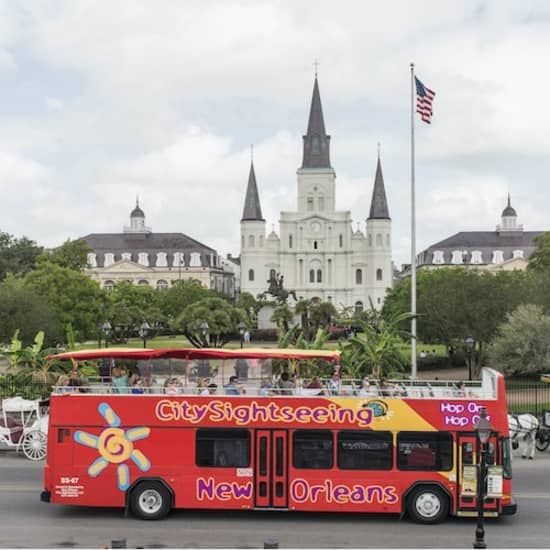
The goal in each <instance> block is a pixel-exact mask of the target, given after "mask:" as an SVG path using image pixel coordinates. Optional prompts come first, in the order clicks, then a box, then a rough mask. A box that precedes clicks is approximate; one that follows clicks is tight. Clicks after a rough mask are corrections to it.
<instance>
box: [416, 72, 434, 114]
mask: <svg viewBox="0 0 550 550" xmlns="http://www.w3.org/2000/svg"><path fill="white" fill-rule="evenodd" d="M414 80H415V82H416V112H417V113H418V114H419V115H420V118H421V119H422V120H423V121H424V122H426V123H427V124H430V122H431V118H432V115H433V111H432V101H433V98H434V97H435V92H434V91H433V90H430V89H429V88H427V87H426V86H424V84H422V82H420V80H418V78H416V76H415V77H414Z"/></svg>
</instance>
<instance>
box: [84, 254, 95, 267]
mask: <svg viewBox="0 0 550 550" xmlns="http://www.w3.org/2000/svg"><path fill="white" fill-rule="evenodd" d="M86 263H87V264H88V265H89V266H90V267H97V258H96V255H95V253H93V252H89V253H88V256H87V258H86Z"/></svg>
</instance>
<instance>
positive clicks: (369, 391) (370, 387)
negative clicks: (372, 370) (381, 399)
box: [357, 376, 378, 397]
mask: <svg viewBox="0 0 550 550" xmlns="http://www.w3.org/2000/svg"><path fill="white" fill-rule="evenodd" d="M357 395H359V397H376V396H377V395H378V389H377V388H376V386H375V385H374V384H371V382H370V380H369V377H368V376H365V377H364V378H363V380H362V381H361V387H360V388H359V392H358V394H357Z"/></svg>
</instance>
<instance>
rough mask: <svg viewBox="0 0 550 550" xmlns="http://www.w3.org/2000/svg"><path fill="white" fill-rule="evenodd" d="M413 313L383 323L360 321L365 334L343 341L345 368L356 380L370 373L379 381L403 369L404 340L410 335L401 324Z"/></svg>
mask: <svg viewBox="0 0 550 550" xmlns="http://www.w3.org/2000/svg"><path fill="white" fill-rule="evenodd" d="M410 318H411V315H410V314H409V313H402V314H399V315H396V316H395V317H393V318H391V319H386V320H382V319H381V320H380V322H379V323H377V324H373V323H371V322H365V321H358V322H359V324H360V327H361V332H359V333H357V334H356V335H355V336H352V337H351V338H350V339H349V340H348V341H346V342H340V343H339V346H340V351H341V353H342V368H343V370H344V372H346V373H347V374H348V375H350V376H353V377H355V378H360V377H361V376H363V375H364V374H366V373H370V374H372V376H374V377H375V378H380V377H382V376H391V375H393V374H394V373H395V372H398V371H402V370H403V366H404V365H403V356H402V355H401V351H400V347H401V345H402V343H403V338H404V337H410V334H409V333H407V332H406V331H403V330H402V329H401V328H400V325H401V324H402V323H403V322H404V321H406V320H410Z"/></svg>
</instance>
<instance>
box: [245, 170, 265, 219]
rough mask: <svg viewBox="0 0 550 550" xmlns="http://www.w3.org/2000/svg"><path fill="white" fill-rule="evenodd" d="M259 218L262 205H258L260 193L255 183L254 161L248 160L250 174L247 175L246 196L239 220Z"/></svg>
mask: <svg viewBox="0 0 550 550" xmlns="http://www.w3.org/2000/svg"><path fill="white" fill-rule="evenodd" d="M252 220H260V221H264V219H263V217H262V207H261V206H260V195H259V193H258V186H257V185H256V173H255V172H254V163H253V162H252V161H251V162H250V174H249V175H248V186H247V188H246V197H245V199H244V208H243V217H242V219H241V221H252Z"/></svg>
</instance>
